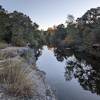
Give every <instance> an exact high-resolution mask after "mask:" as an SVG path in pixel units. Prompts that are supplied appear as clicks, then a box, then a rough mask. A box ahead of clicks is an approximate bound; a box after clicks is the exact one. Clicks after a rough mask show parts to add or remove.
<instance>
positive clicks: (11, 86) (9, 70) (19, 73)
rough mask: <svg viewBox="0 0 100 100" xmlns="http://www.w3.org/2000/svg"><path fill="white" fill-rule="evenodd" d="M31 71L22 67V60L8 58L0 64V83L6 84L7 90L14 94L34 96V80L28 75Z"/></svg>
mask: <svg viewBox="0 0 100 100" xmlns="http://www.w3.org/2000/svg"><path fill="white" fill-rule="evenodd" d="M28 75H29V72H28V71H27V70H26V69H24V68H23V67H22V63H21V62H13V61H11V60H7V61H6V62H2V63H1V64H0V84H3V85H4V86H5V90H6V91H5V92H6V93H7V94H10V95H13V96H22V97H24V96H27V97H28V96H29V97H30V96H33V94H34V91H33V82H32V81H31V79H30V78H28V77H27V76H28Z"/></svg>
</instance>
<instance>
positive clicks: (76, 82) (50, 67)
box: [37, 46, 100, 100]
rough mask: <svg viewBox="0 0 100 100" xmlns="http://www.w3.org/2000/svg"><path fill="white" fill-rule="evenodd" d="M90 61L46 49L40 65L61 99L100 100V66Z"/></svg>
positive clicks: (69, 53) (39, 62)
mask: <svg viewBox="0 0 100 100" xmlns="http://www.w3.org/2000/svg"><path fill="white" fill-rule="evenodd" d="M83 55H84V54H83ZM84 56H85V55H84ZM82 57H83V56H82ZM90 58H91V57H90ZM90 58H88V59H85V58H81V56H80V55H78V54H74V53H73V51H71V50H70V49H66V50H60V49H58V48H51V49H48V48H47V46H44V47H43V49H42V54H41V56H39V57H38V60H37V65H38V66H39V68H40V69H41V70H43V71H45V72H46V77H47V81H48V83H49V84H50V85H51V87H52V88H55V89H56V95H57V98H58V100H100V68H99V67H100V63H99V61H98V60H97V59H94V58H93V59H92V60H91V59H90Z"/></svg>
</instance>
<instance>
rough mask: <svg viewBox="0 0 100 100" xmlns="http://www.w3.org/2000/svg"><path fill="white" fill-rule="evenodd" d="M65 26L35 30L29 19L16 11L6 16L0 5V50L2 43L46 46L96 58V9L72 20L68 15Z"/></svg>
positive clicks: (99, 44)
mask: <svg viewBox="0 0 100 100" xmlns="http://www.w3.org/2000/svg"><path fill="white" fill-rule="evenodd" d="M66 24H67V26H65V25H64V24H60V25H58V26H54V27H53V28H48V30H47V31H43V30H39V29H38V27H39V25H38V24H37V23H35V22H34V23H33V22H32V21H31V19H30V18H29V16H27V15H25V14H23V13H21V12H18V11H14V12H10V13H9V12H8V11H7V10H5V9H4V8H2V6H0V42H1V43H0V47H1V48H3V46H2V44H3V43H4V44H6V43H7V44H9V45H13V46H26V45H27V44H30V46H31V47H34V48H40V47H42V46H43V45H48V46H49V47H50V46H51V47H52V46H58V47H61V48H66V47H70V48H72V49H76V50H77V51H82V52H83V51H85V52H88V53H90V54H93V55H96V56H100V52H99V51H100V34H99V32H100V7H98V8H92V9H90V10H88V11H87V12H86V13H85V14H84V15H83V16H82V17H80V18H77V19H76V20H75V18H74V16H73V15H68V17H67V20H66ZM4 47H5V46H4Z"/></svg>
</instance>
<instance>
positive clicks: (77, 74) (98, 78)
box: [54, 48, 100, 95]
mask: <svg viewBox="0 0 100 100" xmlns="http://www.w3.org/2000/svg"><path fill="white" fill-rule="evenodd" d="M54 54H55V56H56V58H57V60H58V61H61V62H62V61H63V60H64V59H66V67H65V75H64V76H65V79H66V81H70V80H72V78H73V77H74V78H76V79H78V81H79V83H80V85H81V86H82V87H83V89H84V90H88V91H91V92H92V93H96V94H97V95H100V59H94V58H91V57H87V56H86V55H85V57H84V56H83V55H81V54H76V55H75V54H74V55H73V53H72V51H71V52H69V50H61V49H59V48H56V49H54ZM80 55H81V56H80ZM69 58H71V59H69ZM72 58H73V59H72Z"/></svg>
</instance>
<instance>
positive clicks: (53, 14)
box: [0, 0, 100, 30]
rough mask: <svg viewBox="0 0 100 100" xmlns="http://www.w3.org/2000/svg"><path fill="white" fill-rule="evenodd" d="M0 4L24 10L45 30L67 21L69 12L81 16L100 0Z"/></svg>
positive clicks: (4, 0) (0, 1) (29, 0)
mask: <svg viewBox="0 0 100 100" xmlns="http://www.w3.org/2000/svg"><path fill="white" fill-rule="evenodd" d="M0 5H2V6H3V8H5V9H6V10H8V11H9V12H12V11H14V10H17V11H20V12H23V13H24V14H26V15H28V16H29V17H30V18H31V20H32V21H33V22H36V23H37V24H39V26H40V29H41V28H42V29H44V30H45V29H47V28H48V27H52V26H53V25H58V24H61V23H65V21H66V19H67V15H68V14H72V15H74V16H75V18H77V17H81V16H82V15H83V14H84V13H85V12H86V11H87V10H89V9H90V8H96V7H99V6H100V0H0Z"/></svg>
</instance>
